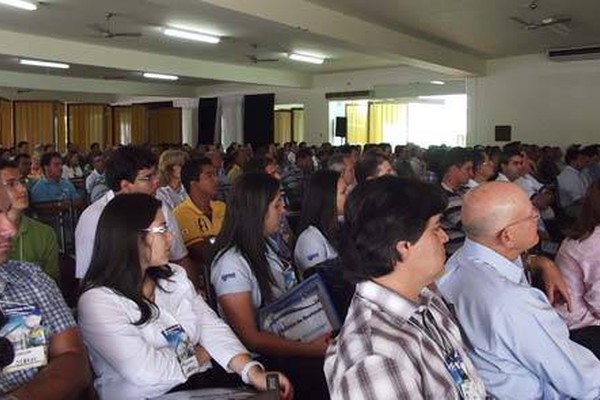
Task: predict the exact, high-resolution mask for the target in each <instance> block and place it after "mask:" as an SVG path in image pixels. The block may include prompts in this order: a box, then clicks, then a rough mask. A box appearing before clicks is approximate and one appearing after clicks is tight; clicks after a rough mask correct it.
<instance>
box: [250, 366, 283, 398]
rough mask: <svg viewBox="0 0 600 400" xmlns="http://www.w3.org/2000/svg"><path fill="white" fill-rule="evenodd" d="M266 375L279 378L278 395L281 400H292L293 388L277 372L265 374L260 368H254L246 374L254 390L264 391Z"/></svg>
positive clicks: (265, 388)
mask: <svg viewBox="0 0 600 400" xmlns="http://www.w3.org/2000/svg"><path fill="white" fill-rule="evenodd" d="M267 374H277V376H278V377H279V388H280V390H279V394H280V396H281V398H282V400H291V399H293V398H294V387H293V386H292V383H291V382H290V381H289V379H288V378H287V377H286V376H285V375H283V374H282V373H279V372H266V371H263V370H262V369H261V368H260V367H258V366H255V367H252V369H250V372H248V377H249V379H250V383H251V384H252V386H254V388H255V389H256V390H259V391H261V392H262V391H265V390H267Z"/></svg>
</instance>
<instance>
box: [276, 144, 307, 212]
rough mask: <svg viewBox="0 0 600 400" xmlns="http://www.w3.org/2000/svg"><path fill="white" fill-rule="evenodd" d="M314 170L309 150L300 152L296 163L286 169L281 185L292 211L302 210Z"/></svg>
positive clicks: (296, 157) (282, 175)
mask: <svg viewBox="0 0 600 400" xmlns="http://www.w3.org/2000/svg"><path fill="white" fill-rule="evenodd" d="M313 170H314V166H313V162H312V153H311V152H310V150H308V149H302V150H298V153H297V154H296V156H295V161H294V163H292V164H289V165H287V166H285V167H284V169H283V172H282V174H281V184H282V186H283V190H285V194H286V196H287V199H288V201H289V208H290V209H291V210H294V211H298V210H300V206H301V204H302V198H303V196H304V191H305V188H306V185H307V184H308V180H309V179H310V175H311V174H312V172H313Z"/></svg>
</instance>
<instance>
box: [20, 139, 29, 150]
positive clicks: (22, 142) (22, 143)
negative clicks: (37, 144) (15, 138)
mask: <svg viewBox="0 0 600 400" xmlns="http://www.w3.org/2000/svg"><path fill="white" fill-rule="evenodd" d="M26 144H29V142H28V141H26V140H21V141H20V142H19V143H18V144H17V149H20V148H21V147H22V146H25V145H26Z"/></svg>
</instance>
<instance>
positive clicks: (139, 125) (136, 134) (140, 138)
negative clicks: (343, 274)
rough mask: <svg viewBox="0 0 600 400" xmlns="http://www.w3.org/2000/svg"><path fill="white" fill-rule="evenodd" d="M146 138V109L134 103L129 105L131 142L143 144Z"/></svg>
mask: <svg viewBox="0 0 600 400" xmlns="http://www.w3.org/2000/svg"><path fill="white" fill-rule="evenodd" d="M148 139H149V138H148V109H147V107H146V106H144V105H138V104H135V105H133V106H131V144H145V143H148Z"/></svg>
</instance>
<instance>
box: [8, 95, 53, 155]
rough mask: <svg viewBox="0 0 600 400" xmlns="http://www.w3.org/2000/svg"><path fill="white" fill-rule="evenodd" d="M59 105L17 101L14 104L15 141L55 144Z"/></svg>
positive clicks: (33, 143) (32, 144) (33, 144)
mask: <svg viewBox="0 0 600 400" xmlns="http://www.w3.org/2000/svg"><path fill="white" fill-rule="evenodd" d="M57 104H58V103H55V102H41V101H16V102H15V103H14V107H15V108H14V110H15V113H14V118H15V121H14V127H15V141H16V142H19V141H21V140H26V141H28V142H29V143H30V144H31V146H32V147H34V146H35V145H37V144H49V143H54V129H55V123H56V122H57V121H56V120H55V118H56V112H57V109H58V107H56V105H57Z"/></svg>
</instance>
